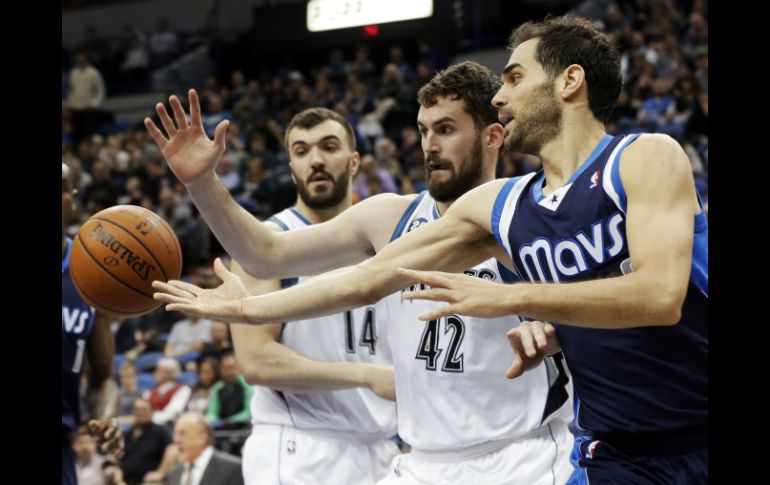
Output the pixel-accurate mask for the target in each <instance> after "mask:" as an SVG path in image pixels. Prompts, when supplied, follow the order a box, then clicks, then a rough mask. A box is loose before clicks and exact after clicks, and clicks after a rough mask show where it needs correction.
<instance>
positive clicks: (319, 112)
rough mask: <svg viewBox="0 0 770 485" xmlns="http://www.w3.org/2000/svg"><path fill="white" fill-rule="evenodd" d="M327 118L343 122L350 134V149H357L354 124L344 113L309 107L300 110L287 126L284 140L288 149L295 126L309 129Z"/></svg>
mask: <svg viewBox="0 0 770 485" xmlns="http://www.w3.org/2000/svg"><path fill="white" fill-rule="evenodd" d="M326 120H333V121H336V122H337V123H339V124H341V125H342V127H343V128H345V132H346V133H347V135H348V146H349V147H350V151H355V149H356V135H355V133H354V132H353V126H352V125H351V124H350V123H349V122H348V120H346V119H345V118H344V117H343V116H342V115H340V114H339V113H337V112H336V111H332V110H330V109H327V108H308V109H306V110H304V111H300V112H299V113H297V114H296V115H294V117H293V118H292V119H291V121H290V122H289V126H287V127H286V132H285V133H284V135H283V142H284V145H286V149H287V150H288V149H289V133H290V132H291V130H293V129H294V128H302V129H303V130H309V129H311V128H313V127H315V126H317V125H320V124H321V123H323V122H324V121H326Z"/></svg>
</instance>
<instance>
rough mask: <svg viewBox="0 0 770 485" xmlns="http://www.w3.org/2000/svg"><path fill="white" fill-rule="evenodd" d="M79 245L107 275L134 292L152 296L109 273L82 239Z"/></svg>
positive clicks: (148, 296)
mask: <svg viewBox="0 0 770 485" xmlns="http://www.w3.org/2000/svg"><path fill="white" fill-rule="evenodd" d="M78 236H80V234H78ZM80 245H81V246H82V247H83V250H84V251H85V252H86V253H87V254H88V255H89V256H90V257H91V259H93V260H94V262H95V263H96V264H98V265H99V267H100V268H102V269H103V270H104V272H105V273H107V274H108V275H110V276H112V277H113V278H115V279H116V280H117V281H118V282H120V283H122V284H123V285H125V286H126V287H128V288H131V289H132V290H134V291H135V292H137V293H139V294H140V295H143V296H146V297H147V298H152V295H148V294H147V293H145V292H143V291H142V290H139V289H137V288H134V287H133V286H131V285H129V284H128V283H126V282H125V281H123V280H122V279H120V278H118V277H117V276H115V275H114V274H112V273H110V271H109V270H108V269H107V268H105V267H104V266H103V265H102V263H101V261H99V260H98V259H97V258H96V256H94V255H93V254H91V251H89V250H88V247H86V245H85V244H83V242H82V241H81V242H80Z"/></svg>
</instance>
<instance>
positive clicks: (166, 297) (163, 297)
mask: <svg viewBox="0 0 770 485" xmlns="http://www.w3.org/2000/svg"><path fill="white" fill-rule="evenodd" d="M152 297H153V298H154V299H156V300H158V301H162V302H164V303H182V304H184V303H190V299H189V298H181V297H178V296H175V295H170V294H168V293H153V294H152Z"/></svg>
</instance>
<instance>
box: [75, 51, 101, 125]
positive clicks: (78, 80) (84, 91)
mask: <svg viewBox="0 0 770 485" xmlns="http://www.w3.org/2000/svg"><path fill="white" fill-rule="evenodd" d="M105 96H106V90H105V87H104V79H103V78H102V75H101V73H100V72H99V71H98V70H97V69H96V68H95V67H94V66H92V65H91V64H90V62H89V61H88V57H87V56H86V54H85V53H84V52H78V53H77V54H75V67H73V68H72V70H71V71H70V74H69V81H68V94H67V100H66V104H67V106H68V107H69V108H70V109H71V110H73V111H75V110H85V109H93V108H98V107H100V106H101V105H102V103H103V102H104V98H105Z"/></svg>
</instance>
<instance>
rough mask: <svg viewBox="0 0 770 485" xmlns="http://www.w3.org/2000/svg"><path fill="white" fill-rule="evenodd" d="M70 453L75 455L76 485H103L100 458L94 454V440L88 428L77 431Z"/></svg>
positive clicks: (82, 427) (101, 460) (102, 459)
mask: <svg viewBox="0 0 770 485" xmlns="http://www.w3.org/2000/svg"><path fill="white" fill-rule="evenodd" d="M72 451H73V452H74V453H75V470H76V473H77V477H78V485H103V484H104V481H103V480H102V462H103V461H104V458H102V457H101V456H100V455H99V454H98V453H96V440H94V437H93V436H91V434H90V433H89V432H88V426H85V425H83V426H81V427H80V428H79V429H78V432H77V434H76V435H75V439H74V441H73V443H72Z"/></svg>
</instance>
